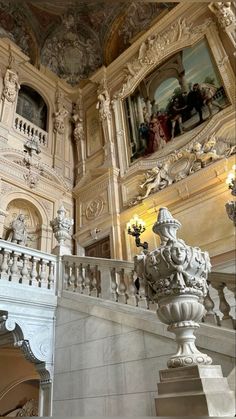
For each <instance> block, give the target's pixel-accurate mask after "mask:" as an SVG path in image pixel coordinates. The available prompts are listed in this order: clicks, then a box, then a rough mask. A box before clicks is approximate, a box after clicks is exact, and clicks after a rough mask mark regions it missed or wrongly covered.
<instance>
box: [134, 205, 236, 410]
mask: <svg viewBox="0 0 236 419" xmlns="http://www.w3.org/2000/svg"><path fill="white" fill-rule="evenodd" d="M180 226H181V224H180V223H179V221H177V220H175V219H174V218H173V217H172V215H171V214H170V212H169V211H168V210H167V208H160V210H159V214H158V218H157V222H156V223H155V224H154V226H153V231H154V233H156V234H158V235H159V236H160V239H161V243H160V247H158V248H157V249H155V250H153V251H152V252H145V254H143V255H139V256H137V257H136V258H135V270H136V272H137V274H138V277H139V278H140V279H141V280H142V283H144V285H145V288H146V289H147V290H148V292H147V294H148V295H152V299H153V301H156V302H157V304H158V308H157V315H158V317H159V318H160V320H161V321H162V322H163V323H165V324H167V325H168V330H169V331H170V332H172V333H174V334H175V335H176V342H177V344H178V348H177V352H176V354H174V355H172V356H171V357H170V359H169V360H168V362H167V366H168V369H166V370H162V371H160V383H159V384H158V398H157V399H156V412H157V416H174V417H175V416H179V417H183V416H188V417H189V416H218V417H219V416H220V417H222V416H231V415H233V416H234V414H235V410H234V407H235V406H234V394H233V392H232V391H230V389H229V385H228V382H227V379H226V378H224V377H223V375H222V371H221V367H220V366H219V365H210V364H211V363H212V359H211V358H210V357H209V356H208V355H207V354H204V353H202V352H200V351H199V350H198V349H197V347H196V346H195V340H196V337H195V336H194V332H195V330H196V329H197V328H198V327H200V326H199V323H200V322H201V319H202V317H203V314H204V310H205V309H204V306H203V303H202V302H203V299H204V297H205V296H206V295H207V290H208V285H207V275H208V273H209V272H210V269H211V264H210V259H209V255H208V253H207V252H202V251H201V249H199V248H198V247H192V246H188V245H187V244H186V243H185V242H184V241H183V240H181V239H178V238H177V230H178V228H179V227H180Z"/></svg>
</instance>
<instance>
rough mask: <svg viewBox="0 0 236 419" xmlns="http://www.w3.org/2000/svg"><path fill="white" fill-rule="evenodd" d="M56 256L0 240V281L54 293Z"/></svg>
mask: <svg viewBox="0 0 236 419" xmlns="http://www.w3.org/2000/svg"><path fill="white" fill-rule="evenodd" d="M56 278H57V257H56V256H54V255H51V254H48V253H44V252H40V251H38V250H34V249H31V248H28V247H24V246H20V245H18V244H14V243H11V242H8V241H5V240H0V283H1V282H2V281H7V282H8V283H15V284H24V285H27V286H30V287H34V288H42V289H45V290H47V291H49V292H53V293H55V290H56Z"/></svg>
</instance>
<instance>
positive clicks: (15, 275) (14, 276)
mask: <svg viewBox="0 0 236 419" xmlns="http://www.w3.org/2000/svg"><path fill="white" fill-rule="evenodd" d="M20 255H21V253H19V252H15V251H14V252H13V263H12V266H11V268H10V272H11V274H10V278H9V281H19V280H20V272H19V268H18V258H19V256H20Z"/></svg>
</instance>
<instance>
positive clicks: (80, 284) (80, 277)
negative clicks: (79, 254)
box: [78, 263, 84, 294]
mask: <svg viewBox="0 0 236 419" xmlns="http://www.w3.org/2000/svg"><path fill="white" fill-rule="evenodd" d="M78 291H79V292H80V293H81V294H83V291H84V272H83V264H82V263H80V264H79V274H78Z"/></svg>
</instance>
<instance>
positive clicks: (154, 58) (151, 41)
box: [114, 18, 213, 99]
mask: <svg viewBox="0 0 236 419" xmlns="http://www.w3.org/2000/svg"><path fill="white" fill-rule="evenodd" d="M212 23H213V21H212V19H210V18H208V19H206V20H205V21H204V22H203V23H202V24H201V25H198V26H193V25H192V23H188V22H187V21H186V19H179V20H178V22H177V23H174V24H173V25H171V26H170V27H169V29H168V30H166V31H163V32H161V33H159V34H157V35H152V36H149V37H148V38H147V39H146V40H145V41H144V42H142V44H141V45H140V47H139V51H138V52H137V54H136V56H135V57H134V58H133V60H132V61H129V62H128V63H127V64H126V67H125V68H124V72H125V74H126V78H125V82H124V84H123V86H122V89H121V90H120V91H118V92H117V93H116V94H115V95H114V99H116V98H120V99H124V98H125V97H126V96H127V95H128V94H130V93H132V92H133V91H134V89H135V88H136V86H137V85H138V83H139V82H140V81H141V80H142V79H143V78H144V77H145V76H146V75H147V74H148V73H149V72H150V71H151V70H153V69H154V68H155V66H156V65H157V64H159V63H160V62H161V60H163V59H165V58H167V57H168V56H169V55H170V54H171V53H173V52H175V51H177V49H179V48H180V47H185V46H188V45H192V44H193V43H194V42H196V41H198V40H200V39H201V38H202V36H203V35H204V33H205V32H206V30H207V28H208V27H209V26H210V25H211V24H212Z"/></svg>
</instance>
